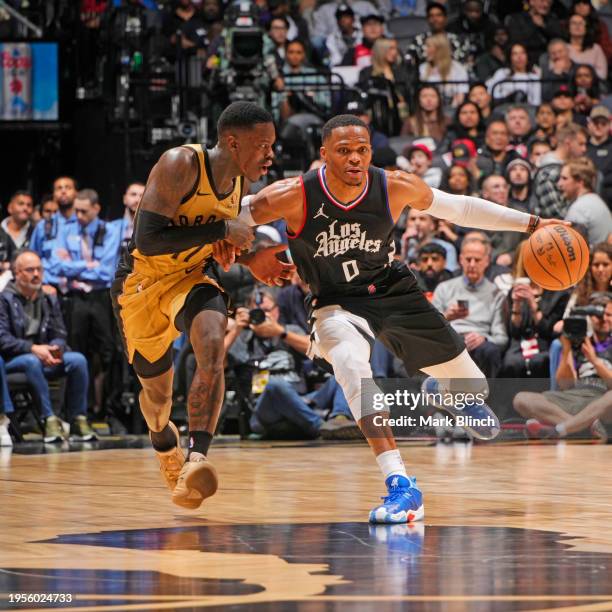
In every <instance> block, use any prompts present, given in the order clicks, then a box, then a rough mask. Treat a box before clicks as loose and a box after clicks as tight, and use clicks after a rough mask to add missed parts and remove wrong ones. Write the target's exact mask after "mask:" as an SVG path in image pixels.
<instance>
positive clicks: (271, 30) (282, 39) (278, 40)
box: [263, 17, 289, 89]
mask: <svg viewBox="0 0 612 612" xmlns="http://www.w3.org/2000/svg"><path fill="white" fill-rule="evenodd" d="M288 33H289V22H288V21H287V19H286V17H274V18H272V19H271V20H270V23H269V24H268V29H267V36H266V37H265V39H264V47H263V54H264V62H265V61H270V59H267V60H266V59H265V58H273V59H274V63H275V64H276V68H277V70H278V72H279V73H282V71H283V65H284V63H285V50H286V48H287V41H288V40H289V36H288ZM276 88H277V89H278V86H277V87H276Z"/></svg>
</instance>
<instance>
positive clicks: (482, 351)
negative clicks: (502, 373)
mask: <svg viewBox="0 0 612 612" xmlns="http://www.w3.org/2000/svg"><path fill="white" fill-rule="evenodd" d="M490 254H491V252H490V250H489V247H488V245H486V244H484V243H483V242H482V241H480V240H477V239H468V238H467V237H466V238H465V239H464V240H463V243H462V245H461V255H460V258H459V262H460V264H461V268H462V271H463V274H462V275H461V276H458V277H457V278H453V279H451V280H448V281H445V282H443V283H440V284H439V285H438V286H437V287H436V290H435V291H434V294H433V299H432V303H433V305H434V306H435V307H436V308H437V309H438V310H439V311H440V312H442V313H443V314H444V316H445V317H446V318H447V319H448V321H450V324H451V325H452V326H453V328H454V329H455V331H457V332H458V333H459V334H461V335H462V336H463V339H464V340H465V344H466V348H467V350H468V352H469V353H470V355H471V357H472V359H473V360H474V361H475V362H476V364H477V365H478V367H479V368H480V369H481V370H482V372H483V373H484V374H485V376H486V377H487V378H495V377H496V376H497V373H498V372H499V368H500V366H501V357H502V349H503V347H505V346H506V343H507V341H508V335H507V333H506V328H505V325H504V321H503V313H502V303H503V300H504V295H503V293H502V292H501V291H500V290H499V289H498V288H497V287H496V286H495V285H494V284H493V283H492V282H491V281H489V280H487V279H486V278H485V270H486V268H487V266H488V265H489V262H490Z"/></svg>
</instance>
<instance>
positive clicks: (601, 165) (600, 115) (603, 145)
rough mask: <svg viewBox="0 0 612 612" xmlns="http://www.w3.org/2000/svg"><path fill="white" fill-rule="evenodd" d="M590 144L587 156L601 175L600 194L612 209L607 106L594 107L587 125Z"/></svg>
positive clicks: (611, 140)
mask: <svg viewBox="0 0 612 612" xmlns="http://www.w3.org/2000/svg"><path fill="white" fill-rule="evenodd" d="M587 129H588V131H589V143H588V145H587V156H588V157H589V159H590V160H591V161H592V162H593V163H594V164H595V166H596V167H597V170H598V171H599V172H600V173H601V175H602V177H603V180H602V184H601V186H600V189H599V191H600V193H601V195H602V197H603V199H604V200H605V202H606V203H607V204H608V207H609V208H612V138H611V137H610V111H609V110H608V109H607V108H606V107H605V106H594V107H593V109H592V110H591V113H590V115H589V120H588V123H587Z"/></svg>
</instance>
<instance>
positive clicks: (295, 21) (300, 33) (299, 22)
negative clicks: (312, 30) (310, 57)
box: [266, 0, 309, 44]
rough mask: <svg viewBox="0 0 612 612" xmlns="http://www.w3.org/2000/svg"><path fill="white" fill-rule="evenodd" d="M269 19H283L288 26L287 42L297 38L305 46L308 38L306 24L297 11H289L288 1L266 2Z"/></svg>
mask: <svg viewBox="0 0 612 612" xmlns="http://www.w3.org/2000/svg"><path fill="white" fill-rule="evenodd" d="M266 3H267V5H268V10H269V11H270V17H271V19H275V18H277V17H284V18H285V19H286V20H287V23H288V24H289V30H288V31H287V40H295V39H296V38H299V39H300V40H301V41H303V42H304V44H306V41H307V40H308V38H309V32H308V24H307V23H306V21H305V20H304V19H303V18H302V16H301V15H300V14H299V11H297V10H295V11H293V12H292V11H291V7H290V6H289V0H266Z"/></svg>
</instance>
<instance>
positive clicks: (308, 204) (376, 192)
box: [288, 166, 394, 302]
mask: <svg viewBox="0 0 612 612" xmlns="http://www.w3.org/2000/svg"><path fill="white" fill-rule="evenodd" d="M301 180H302V182H303V186H304V199H305V202H304V219H303V226H302V228H301V230H298V232H297V233H296V234H295V235H292V234H291V233H289V232H288V235H289V238H290V239H291V244H290V247H291V256H292V258H293V261H294V263H295V265H296V266H297V269H298V272H299V274H300V276H301V278H302V280H304V281H305V282H307V283H308V284H309V286H310V291H311V292H312V294H313V296H314V297H317V298H323V299H324V300H325V301H326V302H328V301H329V298H331V297H349V296H360V295H361V296H362V295H368V294H371V293H374V292H375V287H374V284H375V283H376V282H377V281H380V280H381V279H382V278H384V277H385V276H386V275H387V272H388V269H389V264H390V263H391V261H392V260H393V253H394V246H393V238H392V232H393V225H394V224H393V219H392V218H391V211H390V209H389V203H388V195H387V178H386V176H385V173H384V170H381V169H380V168H374V167H370V169H369V171H368V179H367V183H366V186H365V188H364V190H363V192H362V193H361V195H360V196H359V197H358V198H357V199H355V200H353V201H352V202H349V203H348V204H345V203H342V202H339V201H338V200H336V199H335V198H334V196H333V195H332V194H331V192H330V191H329V189H328V188H327V185H326V181H325V166H324V167H323V168H320V169H319V170H312V171H310V172H308V173H306V174H305V175H304V176H303V177H302V178H301Z"/></svg>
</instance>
